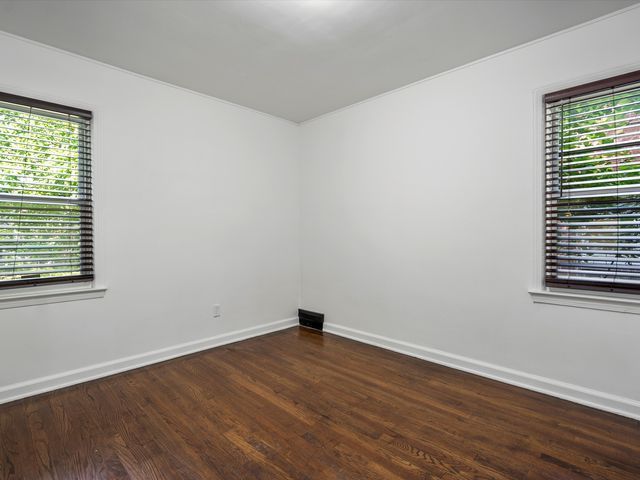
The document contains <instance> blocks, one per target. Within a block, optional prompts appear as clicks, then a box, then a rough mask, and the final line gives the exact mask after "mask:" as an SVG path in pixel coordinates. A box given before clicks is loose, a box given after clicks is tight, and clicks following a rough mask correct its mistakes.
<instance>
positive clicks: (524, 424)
mask: <svg viewBox="0 0 640 480" xmlns="http://www.w3.org/2000/svg"><path fill="white" fill-rule="evenodd" d="M8 479H20V480H42V479H54V480H71V479H73V480H76V479H87V480H89V479H92V480H93V479H105V480H106V479H109V480H137V479H144V480H147V479H158V480H160V479H162V480H164V479H171V480H173V479H207V480H209V479H210V480H236V479H237V480H247V479H264V480H267V479H268V480H279V479H282V480H288V479H292V480H316V479H322V480H324V479H327V480H344V479H358V480H360V479H365V480H367V479H368V480H380V479H389V480H412V479H415V480H425V479H431V480H436V479H437V480H445V479H446V480H450V479H451V480H452V479H460V480H464V479H469V480H471V479H474V480H478V479H494V480H517V479H523V480H524V479H526V480H538V479H540V480H543V479H547V480H584V479H593V480H634V479H635V480H638V479H640V422H637V421H634V420H631V419H627V418H623V417H620V416H617V415H613V414H609V413H605V412H601V411H597V410H594V409H591V408H588V407H584V406H581V405H576V404H573V403H570V402H566V401H563V400H559V399H557V398H553V397H549V396H546V395H542V394H538V393H536V392H531V391H528V390H523V389H520V388H517V387H513V386H509V385H505V384H502V383H499V382H496V381H493V380H489V379H486V378H481V377H478V376H474V375H471V374H467V373H463V372H460V371H456V370H453V369H450V368H446V367H443V366H441V365H436V364H432V363H429V362H424V361H422V360H419V359H416V358H412V357H408V356H404V355H400V354H397V353H394V352H390V351H386V350H382V349H379V348H376V347H372V346H369V345H364V344H361V343H358V342H354V341H351V340H347V339H344V338H340V337H336V336H333V335H329V334H324V335H320V334H317V333H314V332H310V331H308V330H304V329H298V328H292V329H288V330H284V331H281V332H277V333H274V334H269V335H265V336H263V337H258V338H254V339H251V340H246V341H243V342H238V343H235V344H232V345H227V346H223V347H219V348H215V349H212V350H208V351H205V352H201V353H198V354H194V355H190V356H186V357H182V358H179V359H175V360H171V361H168V362H164V363H161V364H156V365H152V366H149V367H145V368H141V369H138V370H134V371H130V372H125V373H122V374H119V375H115V376H112V377H108V378H105V379H101V380H96V381H93V382H88V383H86V384H82V385H77V386H74V387H69V388H66V389H62V390H59V391H56V392H51V393H48V394H44V395H40V396H37V397H32V398H28V399H24V400H20V401H17V402H13V403H11V404H7V405H0V480H8Z"/></svg>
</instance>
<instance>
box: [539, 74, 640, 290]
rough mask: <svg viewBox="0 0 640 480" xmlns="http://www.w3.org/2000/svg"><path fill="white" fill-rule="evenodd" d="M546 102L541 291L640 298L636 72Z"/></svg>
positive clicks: (639, 91)
mask: <svg viewBox="0 0 640 480" xmlns="http://www.w3.org/2000/svg"><path fill="white" fill-rule="evenodd" d="M544 100H545V105H546V130H545V137H546V146H545V148H546V167H545V171H546V187H545V189H546V192H545V203H546V214H545V217H546V226H545V234H546V239H545V243H546V253H545V283H546V285H547V286H549V287H559V288H578V289H587V290H601V291H610V292H619V293H640V71H638V72H632V73H629V74H625V75H620V76H617V77H614V78H610V79H607V80H603V81H599V82H593V83H590V84H587V85H581V86H579V87H575V88H570V89H566V90H562V91H559V92H555V93H551V94H548V95H546V96H545V99H544Z"/></svg>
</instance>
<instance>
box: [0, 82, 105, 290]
mask: <svg viewBox="0 0 640 480" xmlns="http://www.w3.org/2000/svg"><path fill="white" fill-rule="evenodd" d="M90 140H91V112H88V111H85V110H79V109H76V108H70V107H65V106H62V105H56V104H53V103H48V102H43V101H39V100H33V99H29V98H24V97H19V96H16V95H10V94H5V93H0V287H1V288H6V287H19V286H27V285H40V284H48V283H61V282H74V281H84V282H86V281H90V280H93V241H92V206H91V146H90Z"/></svg>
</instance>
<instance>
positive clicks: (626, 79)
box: [544, 70, 640, 103]
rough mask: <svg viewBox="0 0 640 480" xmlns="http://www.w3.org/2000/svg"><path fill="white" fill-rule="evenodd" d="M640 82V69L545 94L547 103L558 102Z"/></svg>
mask: <svg viewBox="0 0 640 480" xmlns="http://www.w3.org/2000/svg"><path fill="white" fill-rule="evenodd" d="M635 82H640V70H636V71H635V72H629V73H623V74H622V75H617V76H615V77H610V78H605V79H603V80H596V81H595V82H590V83H585V84H583V85H578V86H576V87H570V88H565V89H563V90H558V91H557V92H551V93H547V94H546V95H545V96H544V101H545V103H550V102H557V101H560V100H566V99H569V98H572V97H579V96H581V95H587V94H589V93H594V92H598V91H600V90H606V89H607V88H613V87H620V86H622V85H626V84H628V83H635Z"/></svg>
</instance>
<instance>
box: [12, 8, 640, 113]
mask: <svg viewBox="0 0 640 480" xmlns="http://www.w3.org/2000/svg"><path fill="white" fill-rule="evenodd" d="M636 2H637V0H404V1H402V0H396V1H385V0H377V1H376V0H334V1H331V0H271V1H268V0H265V1H252V0H244V1H242V0H236V1H225V0H218V1H206V0H201V1H194V0H180V1H173V0H126V1H124V0H85V1H81V0H40V1H37V0H20V1H17V0H0V29H1V30H5V31H7V32H10V33H13V34H17V35H20V36H23V37H27V38H30V39H33V40H37V41H39V42H42V43H46V44H49V45H53V46H55V47H59V48H62V49H64V50H68V51H71V52H75V53H78V54H81V55H84V56H86V57H90V58H94V59H97V60H100V61H102V62H105V63H108V64H111V65H115V66H118V67H121V68H124V69H127V70H130V71H133V72H137V73H141V74H144V75H148V76H150V77H154V78H157V79H160V80H163V81H165V82H169V83H172V84H175V85H180V86H182V87H186V88H189V89H192V90H196V91H198V92H202V93H205V94H208V95H212V96H214V97H218V98H221V99H224V100H227V101H230V102H234V103H237V104H240V105H244V106H247V107H251V108H254V109H256V110H260V111H263V112H267V113H270V114H273V115H276V116H279V117H282V118H286V119H289V120H292V121H294V122H301V121H304V120H308V119H310V118H313V117H316V116H318V115H322V114H323V113H327V112H330V111H332V110H336V109H338V108H341V107H344V106H347V105H350V104H353V103H355V102H358V101H360V100H364V99H366V98H369V97H371V96H374V95H377V94H380V93H383V92H386V91H388V90H392V89H394V88H397V87H401V86H403V85H406V84H408V83H411V82H414V81H417V80H420V79H422V78H425V77H428V76H431V75H434V74H436V73H439V72H443V71H445V70H448V69H451V68H453V67H456V66H459V65H463V64H465V63H468V62H470V61H473V60H476V59H479V58H482V57H485V56H487V55H490V54H493V53H496V52H499V51H502V50H505V49H507V48H510V47H513V46H516V45H519V44H522V43H525V42H527V41H530V40H533V39H536V38H539V37H542V36H545V35H548V34H550V33H553V32H557V31H559V30H562V29H565V28H567V27H570V26H573V25H577V24H579V23H582V22H585V21H587V20H591V19H593V18H596V17H599V16H602V15H604V14H607V13H610V12H612V11H615V10H618V9H621V8H624V7H627V6H629V5H631V4H634V3H636Z"/></svg>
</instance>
